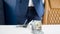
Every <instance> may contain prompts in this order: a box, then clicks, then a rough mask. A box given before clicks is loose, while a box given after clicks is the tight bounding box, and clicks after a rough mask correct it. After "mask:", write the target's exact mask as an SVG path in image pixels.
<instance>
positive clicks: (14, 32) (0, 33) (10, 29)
mask: <svg viewBox="0 0 60 34" xmlns="http://www.w3.org/2000/svg"><path fill="white" fill-rule="evenodd" d="M42 31H43V32H44V34H60V25H54V26H53V25H43V26H42ZM0 34H32V33H31V30H30V29H29V28H22V27H16V26H11V25H10V26H0Z"/></svg>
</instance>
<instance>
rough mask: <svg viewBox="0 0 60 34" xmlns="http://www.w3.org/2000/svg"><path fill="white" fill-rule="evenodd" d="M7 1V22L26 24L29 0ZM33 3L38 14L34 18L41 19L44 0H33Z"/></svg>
mask: <svg viewBox="0 0 60 34" xmlns="http://www.w3.org/2000/svg"><path fill="white" fill-rule="evenodd" d="M5 3H6V4H5V8H6V13H7V16H8V18H7V21H8V22H7V24H24V22H25V20H26V17H25V16H26V13H27V9H28V3H29V0H5ZM33 4H34V6H35V9H36V12H37V14H38V16H35V18H34V19H35V20H41V17H42V15H43V13H44V7H43V3H42V0H33Z"/></svg>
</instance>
